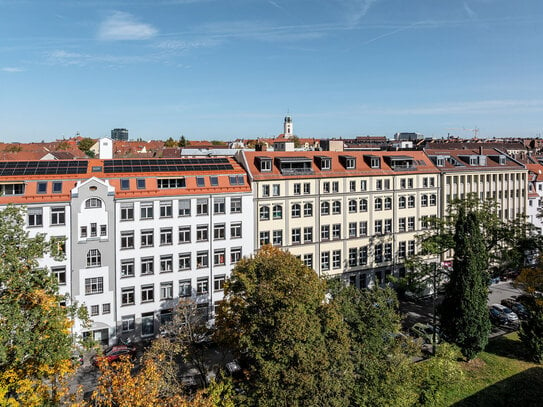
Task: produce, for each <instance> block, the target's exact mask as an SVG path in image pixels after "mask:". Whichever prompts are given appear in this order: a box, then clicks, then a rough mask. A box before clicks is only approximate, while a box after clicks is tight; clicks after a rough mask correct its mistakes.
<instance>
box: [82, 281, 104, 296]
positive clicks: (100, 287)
mask: <svg viewBox="0 0 543 407" xmlns="http://www.w3.org/2000/svg"><path fill="white" fill-rule="evenodd" d="M103 292H104V278H103V277H91V278H86V279H85V294H87V295H89V294H101V293H103Z"/></svg>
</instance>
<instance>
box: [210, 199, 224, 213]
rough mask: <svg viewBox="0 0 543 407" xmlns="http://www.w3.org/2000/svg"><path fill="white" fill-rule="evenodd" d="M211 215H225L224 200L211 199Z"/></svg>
mask: <svg viewBox="0 0 543 407" xmlns="http://www.w3.org/2000/svg"><path fill="white" fill-rule="evenodd" d="M213 213H214V214H223V213H226V204H225V199H224V198H215V199H213Z"/></svg>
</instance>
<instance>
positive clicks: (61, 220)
mask: <svg viewBox="0 0 543 407" xmlns="http://www.w3.org/2000/svg"><path fill="white" fill-rule="evenodd" d="M65 223H66V210H65V209H64V208H51V225H64V224H65Z"/></svg>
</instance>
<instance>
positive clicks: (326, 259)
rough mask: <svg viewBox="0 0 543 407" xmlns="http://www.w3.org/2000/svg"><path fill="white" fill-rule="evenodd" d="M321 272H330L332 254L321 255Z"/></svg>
mask: <svg viewBox="0 0 543 407" xmlns="http://www.w3.org/2000/svg"><path fill="white" fill-rule="evenodd" d="M321 270H330V252H322V253H321Z"/></svg>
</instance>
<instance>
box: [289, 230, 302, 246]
mask: <svg viewBox="0 0 543 407" xmlns="http://www.w3.org/2000/svg"><path fill="white" fill-rule="evenodd" d="M301 235H302V230H301V229H300V228H294V229H292V234H291V236H292V242H291V243H292V244H300V243H301V239H302V237H301Z"/></svg>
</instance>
